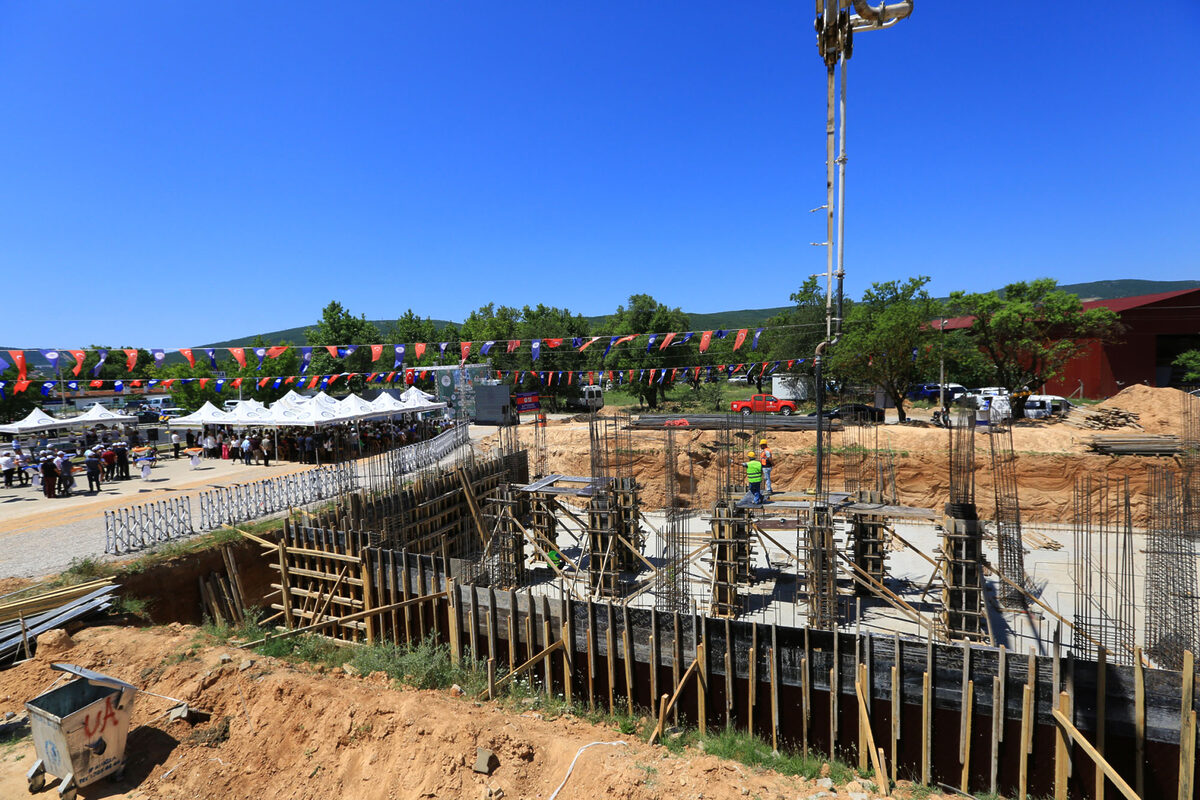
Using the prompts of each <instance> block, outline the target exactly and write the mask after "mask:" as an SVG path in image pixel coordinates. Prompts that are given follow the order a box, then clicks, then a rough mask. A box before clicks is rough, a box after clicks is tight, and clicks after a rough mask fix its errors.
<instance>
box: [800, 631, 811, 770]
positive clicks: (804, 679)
mask: <svg viewBox="0 0 1200 800" xmlns="http://www.w3.org/2000/svg"><path fill="white" fill-rule="evenodd" d="M804 630H805V633H807V632H808V629H807V628H805V629H804ZM810 683H811V681H810V679H809V671H808V659H807V658H802V659H800V705H801V708H800V716H801V720H802V721H801V724H800V738H801V744H802V746H803V748H804V755H806V756H807V755H808V720H809V712H810V709H811V708H812V706H811V705H810V704H809V684H810Z"/></svg>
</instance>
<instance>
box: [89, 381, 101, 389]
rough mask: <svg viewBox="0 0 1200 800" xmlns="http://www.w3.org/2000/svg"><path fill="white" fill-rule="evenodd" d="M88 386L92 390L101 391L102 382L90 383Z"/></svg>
mask: <svg viewBox="0 0 1200 800" xmlns="http://www.w3.org/2000/svg"><path fill="white" fill-rule="evenodd" d="M88 386H89V387H90V388H92V389H103V388H104V381H92V382H90V383H89V384H88Z"/></svg>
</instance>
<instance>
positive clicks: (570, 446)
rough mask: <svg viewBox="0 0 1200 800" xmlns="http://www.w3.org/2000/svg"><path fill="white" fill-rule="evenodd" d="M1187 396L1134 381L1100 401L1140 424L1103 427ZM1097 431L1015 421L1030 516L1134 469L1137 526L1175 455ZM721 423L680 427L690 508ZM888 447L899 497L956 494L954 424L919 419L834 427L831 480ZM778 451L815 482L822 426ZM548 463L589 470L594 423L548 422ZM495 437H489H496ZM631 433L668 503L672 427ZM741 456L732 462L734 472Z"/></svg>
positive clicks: (1163, 410) (712, 495) (1057, 513)
mask: <svg viewBox="0 0 1200 800" xmlns="http://www.w3.org/2000/svg"><path fill="white" fill-rule="evenodd" d="M1185 397H1187V395H1185V394H1184V393H1183V392H1181V391H1179V390H1178V389H1166V388H1153V387H1148V386H1131V387H1128V388H1127V389H1125V390H1124V391H1122V392H1121V393H1120V394H1118V395H1116V396H1114V397H1112V398H1111V399H1109V400H1107V401H1106V402H1105V403H1103V404H1101V406H1102V407H1114V408H1122V409H1124V410H1127V411H1132V412H1134V413H1136V414H1138V415H1139V422H1140V427H1134V426H1128V427H1125V428H1120V429H1115V430H1112V431H1105V432H1104V433H1117V434H1120V433H1128V434H1139V433H1175V434H1178V433H1180V432H1181V428H1182V409H1183V406H1182V401H1183V399H1184V398H1185ZM1096 434H1097V431H1094V430H1090V429H1084V428H1080V427H1077V426H1076V425H1073V424H1071V422H1070V421H1069V420H1068V421H1063V420H1059V419H1056V420H1021V421H1018V422H1017V423H1016V424H1015V425H1014V426H1013V432H1012V439H1013V449H1014V451H1015V452H1016V455H1017V461H1016V473H1017V475H1016V477H1017V488H1018V493H1019V495H1020V503H1021V514H1022V519H1023V520H1025V521H1028V522H1042V523H1061V524H1069V523H1070V522H1071V520H1072V516H1073V502H1074V498H1073V493H1074V487H1075V481H1076V479H1077V478H1078V477H1081V476H1083V475H1089V474H1090V475H1109V476H1113V477H1120V478H1128V479H1129V484H1130V491H1131V495H1132V498H1133V513H1134V523H1135V525H1140V524H1144V523H1145V520H1146V516H1147V507H1146V503H1145V495H1146V492H1145V489H1146V487H1147V484H1148V468H1149V467H1151V466H1163V465H1171V464H1173V463H1174V461H1173V459H1169V458H1148V457H1141V456H1103V455H1098V454H1096V453H1092V452H1090V451H1089V450H1088V448H1087V442H1088V441H1089V440H1090V439H1091V438H1092V437H1093V436H1095V435H1096ZM719 435H720V434H719V433H718V432H717V431H699V430H691V431H689V430H688V429H687V428H686V427H684V428H677V429H675V444H676V448H677V450H678V452H679V457H678V462H677V463H678V474H677V475H676V478H677V483H678V486H679V492H680V494H679V497H680V502H681V503H683V504H686V505H690V506H692V507H698V508H706V507H708V506H710V505H711V504H712V503H713V501H714V500H715V499H716V492H717V484H718V480H719V475H721V474H723V472H724V470H725V466H726V463H727V456H726V455H725V454H724V453H722V452H721V450H720V449H719V446H718V441H719ZM520 436H521V444H522V446H524V447H528V448H530V450H531V451H532V449H533V447H534V431H533V428H532V426H522V427H521V430H520ZM875 436H878V440H879V446H880V447H882V448H888V447H890V448H891V451H892V463H893V465H894V470H895V476H896V487H897V492H898V495H899V500H900V502H901V503H903V504H906V505H911V506H919V507H922V508H931V509H935V510H936V509H940V508H941V507H942V505H943V504H944V503H945V502H946V500H947V496H948V493H949V474H948V463H947V462H948V455H947V453H948V432H947V431H946V430H945V429H942V428H935V427H932V426H928V425H921V424H906V425H883V426H879V427H877V428H872V429H855V428H849V429H847V430H846V431H844V432H834V433H833V434H832V440H831V443H832V447H833V449H834V452H833V455H832V457H831V459H830V462H829V470H830V472H829V475H830V487H831V488H832V489H835V490H838V489H842V488H843V487H844V485H845V478H844V471H843V463H844V458H843V456H842V451H843V450H844V448H846V447H847V446H848V445H851V444H855V443H860V444H862V445H864V446H866V447H868V448H870V449H874V448H875V439H874V437H875ZM766 438H767V439H768V440H769V441H770V446H771V449H772V452H773V453H774V456H775V464H776V466H775V469H774V471H773V473H772V481H773V483H774V486H775V488H776V490H790V491H800V490H805V489H809V488H811V487H812V486H813V484H814V483H815V480H816V474H815V473H816V470H815V459H814V456H813V450H814V448H815V447H816V434H815V433H812V432H794V433H792V432H787V433H781V432H770V433H768V434H767V435H766ZM545 439H546V454H547V459H546V460H547V471H548V472H549V473H559V474H563V475H590V474H591V458H590V455H589V438H588V426H587V423H586V422H582V421H579V420H578V419H569V420H562V421H559V422H551V423H549V425H548V426H547V428H546V431H545ZM757 439H758V436H757V435H754V436H751V435H749V434H743V435H742V436H741V438H740V439H739V442H740V444H739V445H738V447H737V448H736V449H737V454H736V455H737V457H738V458H740V457H741V456H743V455H744V452H743V451H744V450H745V449H746V448H747V447H756V446H757ZM495 441H496V439H495V437H492V438H491V439H489V440H486V441H485V442H483V447H484V448H485V449H486V448H489V447H491V446H494V444H495ZM632 441H633V449H634V456H633V472H634V475H635V477H636V478H637V481H638V484H639V485H641V486H642V487H643V488H642V492H641V498H642V502H643V503H644V504H645V506H647V507H648V508H651V509H658V508H662V507H664V505H665V504H666V495H665V485H666V481H665V480H664V475H663V464H664V458H663V452H664V446H665V441H666V432H665V431H657V430H655V431H646V430H637V429H635V430H634V431H633V434H632ZM991 457H992V456H991V442H990V439H989V436H988V435H987V434H986V433H984V431H983V429H980V432H979V433H978V434H977V435H976V437H975V463H976V472H975V474H976V501H977V503H978V504H979V506H980V507H981V508H984V509H986V508H988V507H989V506H990V505H991V504H993V503H994V496H993V494H992V492H993V480H992V469H991ZM738 470H740V466H739V465H736V464H735V465H734V467H733V471H734V473H735V480H736V479H737V478H736V475H737V471H738Z"/></svg>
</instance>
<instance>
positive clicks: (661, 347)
mask: <svg viewBox="0 0 1200 800" xmlns="http://www.w3.org/2000/svg"><path fill="white" fill-rule="evenodd" d="M674 338H675V334H673V333H668V334H667V335H666V336H664V337H663V341H662V344H660V345H659V346H658V349H659V350H666V349H667V345H669V344H670V343H671V340H672V339H674Z"/></svg>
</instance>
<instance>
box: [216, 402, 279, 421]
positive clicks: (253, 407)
mask: <svg viewBox="0 0 1200 800" xmlns="http://www.w3.org/2000/svg"><path fill="white" fill-rule="evenodd" d="M225 415H226V416H227V417H228V419H227V420H226V422H230V423H233V424H235V425H271V424H273V422H274V415H273V414H272V413H271V411H270V410H269V409H268V408H267V407H266V406H264V405H263V404H262V403H260V402H258V401H257V400H239V401H238V403H237V405H235V406H234V407H233V408H231V409H229V410H228V411H226V412H225Z"/></svg>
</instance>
